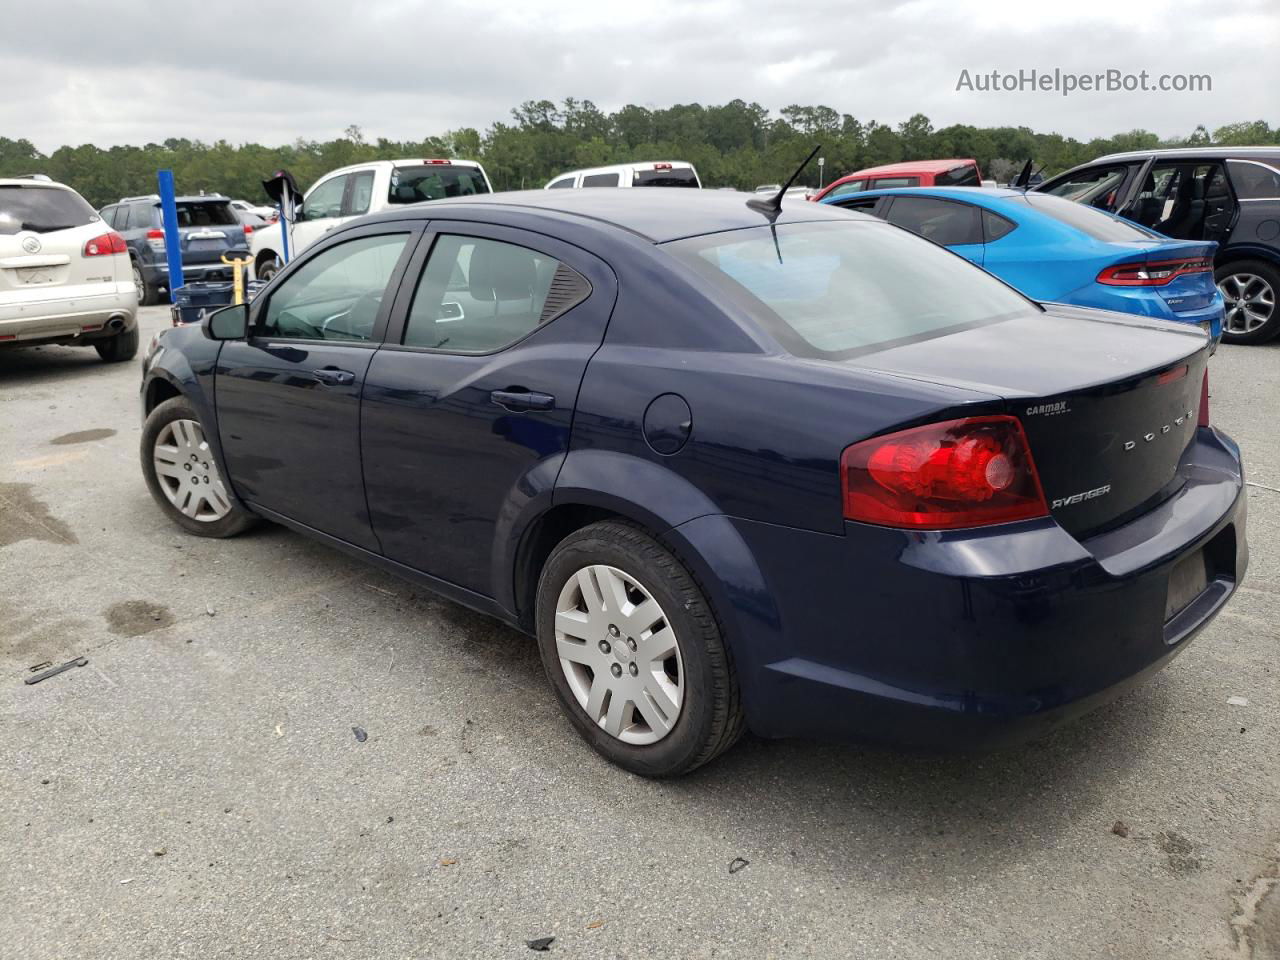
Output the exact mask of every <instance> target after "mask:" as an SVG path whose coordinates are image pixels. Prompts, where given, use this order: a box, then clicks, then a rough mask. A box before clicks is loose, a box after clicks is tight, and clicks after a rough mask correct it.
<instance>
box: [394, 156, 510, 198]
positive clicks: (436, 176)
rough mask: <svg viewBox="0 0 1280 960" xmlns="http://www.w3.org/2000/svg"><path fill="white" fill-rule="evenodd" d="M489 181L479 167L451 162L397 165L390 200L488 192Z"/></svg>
mask: <svg viewBox="0 0 1280 960" xmlns="http://www.w3.org/2000/svg"><path fill="white" fill-rule="evenodd" d="M488 192H489V185H488V184H487V183H485V182H484V174H482V173H481V172H480V170H479V168H478V167H463V166H455V165H453V164H448V163H424V164H422V165H421V166H416V167H396V168H395V169H394V170H392V171H391V187H390V189H389V190H388V192H387V202H388V203H422V202H423V201H424V200H444V199H446V198H448V197H471V196H474V195H476V194H478V193H488Z"/></svg>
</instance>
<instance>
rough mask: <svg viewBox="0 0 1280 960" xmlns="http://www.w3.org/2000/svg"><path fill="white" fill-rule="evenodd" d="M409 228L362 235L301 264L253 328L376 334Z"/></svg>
mask: <svg viewBox="0 0 1280 960" xmlns="http://www.w3.org/2000/svg"><path fill="white" fill-rule="evenodd" d="M408 238H409V234H407V233H391V234H379V235H377V236H371V237H358V238H357V239H354V240H348V241H346V242H345V243H340V244H337V245H336V246H333V247H329V248H328V249H326V250H324V251H323V252H321V253H318V254H316V255H315V256H314V257H312V258H311V259H309V260H308V261H307V262H306V263H304V264H302V265H300V266H299V267H298V268H297V269H296V270H295V271H294V272H293V273H292V274H290V275H289V276H288V277H286V278H284V280H283V281H282V283H281V285H280V287H279V289H277V290H276V291H274V292H273V293H272V294H271V299H270V300H269V301H268V302H267V305H266V309H265V311H264V312H263V315H262V318H261V320H260V321H259V323H258V326H257V329H256V330H255V331H254V332H255V334H256V335H258V336H262V337H270V338H272V339H285V340H345V341H354V342H363V341H367V340H370V339H372V337H373V330H374V325H375V324H376V322H377V319H378V312H379V310H380V308H381V306H382V299H383V296H384V294H385V292H386V289H387V282H388V281H389V280H390V279H391V275H392V273H393V272H394V271H395V267H396V263H397V262H398V261H399V259H400V255H401V253H402V252H403V251H404V248H405V244H406V242H407V241H408Z"/></svg>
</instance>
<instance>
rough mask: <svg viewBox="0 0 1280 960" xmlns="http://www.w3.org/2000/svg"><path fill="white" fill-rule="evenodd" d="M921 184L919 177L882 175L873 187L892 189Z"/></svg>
mask: <svg viewBox="0 0 1280 960" xmlns="http://www.w3.org/2000/svg"><path fill="white" fill-rule="evenodd" d="M918 186H920V178H919V177H881V178H880V179H879V180H877V181H875V184H874V186H873V189H875V190H890V189H893V188H895V187H918Z"/></svg>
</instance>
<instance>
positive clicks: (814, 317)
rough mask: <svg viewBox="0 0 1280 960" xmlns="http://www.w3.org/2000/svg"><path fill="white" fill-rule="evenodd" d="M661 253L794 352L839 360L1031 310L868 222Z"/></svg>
mask: <svg viewBox="0 0 1280 960" xmlns="http://www.w3.org/2000/svg"><path fill="white" fill-rule="evenodd" d="M667 249H669V250H671V252H672V253H674V254H675V255H676V256H677V257H679V258H680V259H681V260H682V261H684V262H685V263H687V264H689V265H690V266H692V267H693V269H694V270H696V271H697V272H699V273H700V274H702V275H703V276H704V277H706V278H708V279H709V280H710V281H711V282H712V283H713V284H714V285H715V286H716V287H717V288H718V289H719V290H720V291H721V292H722V293H724V294H725V295H726V297H727V299H728V300H729V301H730V302H731V304H733V305H736V306H738V307H740V308H742V309H744V310H746V311H747V312H748V313H749V314H750V315H751V316H752V317H753V318H755V319H756V320H757V321H758V322H760V323H761V325H762V326H764V327H765V328H766V329H767V330H769V331H770V332H771V333H773V334H774V335H775V336H776V337H777V339H778V340H779V342H781V343H782V345H783V346H784V347H786V349H787V350H789V351H790V352H791V353H793V354H796V355H797V356H806V357H818V358H823V359H843V358H845V357H850V356H855V355H857V354H860V353H866V352H869V351H871V350H878V349H883V348H885V347H890V346H896V345H898V344H900V343H904V342H907V341H912V340H922V339H928V338H931V337H938V336H943V335H944V334H947V333H950V332H953V331H956V330H961V329H967V328H969V327H973V326H978V325H982V324H987V323H996V322H999V321H1002V320H1008V319H1010V318H1012V317H1015V316H1022V315H1027V314H1031V313H1034V312H1036V310H1037V308H1036V306H1035V305H1034V304H1033V303H1032V302H1031V301H1029V300H1027V299H1026V298H1024V297H1023V296H1022V295H1021V294H1019V293H1017V292H1016V291H1014V290H1013V289H1012V288H1010V287H1007V286H1005V285H1004V284H1003V283H1001V282H1000V281H998V280H996V279H995V278H994V277H992V276H990V275H989V274H987V273H984V272H983V271H982V270H981V269H979V268H978V267H975V266H973V265H972V264H970V263H969V262H968V261H966V260H964V259H963V258H961V257H959V256H957V255H955V254H953V253H950V252H949V251H947V250H945V249H943V248H941V247H938V246H936V245H934V244H932V243H930V242H928V241H927V240H922V239H920V238H919V237H916V236H914V235H912V234H910V233H908V232H907V231H905V230H899V229H896V228H894V227H892V226H889V225H888V224H884V223H879V222H877V221H873V220H854V219H850V220H849V221H847V222H839V223H833V222H818V223H797V224H782V225H780V226H778V227H777V228H776V230H774V229H771V228H770V227H768V226H760V227H756V228H751V229H747V230H734V231H731V232H726V233H716V234H710V235H707V236H701V237H692V238H689V239H685V240H677V241H673V242H672V243H670V244H668V245H667Z"/></svg>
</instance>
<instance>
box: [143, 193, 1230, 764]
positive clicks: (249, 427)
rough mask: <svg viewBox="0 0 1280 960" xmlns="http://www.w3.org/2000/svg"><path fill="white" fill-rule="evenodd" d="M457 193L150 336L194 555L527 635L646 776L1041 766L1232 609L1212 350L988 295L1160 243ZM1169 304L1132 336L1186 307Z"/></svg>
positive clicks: (952, 213) (155, 483) (551, 672)
mask: <svg viewBox="0 0 1280 960" xmlns="http://www.w3.org/2000/svg"><path fill="white" fill-rule="evenodd" d="M575 176H576V175H575ZM315 189H316V188H313V190H312V191H311V192H310V193H309V194H308V196H307V199H306V201H305V202H304V206H306V205H308V204H312V202H313V201H312V198H313V196H314V193H315ZM349 192H350V186H349V184H348V185H347V186H344V189H343V191H342V195H343V198H344V200H343V204H342V205H338V206H336V207H331V208H329V209H330V210H331V212H334V213H337V214H339V215H341V214H342V213H343V212H344V211H346V210H347V209H348V208H347V207H346V206H345V203H346V199H345V198H347V197H348V196H349ZM334 193H335V194H336V193H337V191H334ZM476 193H477V195H474V196H470V197H466V198H445V199H440V200H435V201H433V202H432V203H431V204H422V205H406V206H389V207H388V208H387V209H384V210H383V211H382V212H381V213H378V214H375V215H371V216H365V217H360V218H357V219H354V220H352V221H350V222H345V223H341V224H338V225H335V226H334V227H333V229H331V230H329V231H328V232H325V233H324V234H323V235H321V236H319V237H318V238H316V239H315V240H313V241H311V242H310V243H309V244H307V245H306V246H303V247H302V248H301V249H300V252H299V253H298V254H297V256H296V257H295V258H294V259H292V260H291V261H290V262H289V263H288V264H287V265H286V266H284V267H283V269H281V270H280V271H279V272H278V273H277V274H276V275H275V276H274V278H273V279H272V280H271V281H270V282H269V283H267V284H266V285H265V286H264V287H263V289H262V291H261V292H260V293H259V294H258V296H257V297H256V298H255V299H254V300H253V301H252V302H251V303H249V304H245V305H241V306H237V307H228V308H226V309H223V310H221V311H217V312H214V313H212V314H209V315H207V316H206V317H205V318H204V320H203V322H202V323H201V324H200V325H199V326H196V325H191V326H184V327H178V328H174V329H170V330H166V331H164V332H163V333H162V334H161V335H160V336H158V337H157V338H156V340H155V341H154V342H153V343H152V345H151V346H150V348H149V349H148V351H147V354H146V357H145V358H144V364H143V385H142V386H143V390H142V397H143V403H144V415H145V418H146V419H145V425H144V429H143V434H142V440H141V451H140V452H141V460H142V468H143V472H144V476H145V479H146V483H147V485H148V487H149V489H150V491H151V493H152V496H153V497H154V499H155V501H156V503H157V504H158V506H159V508H160V509H161V510H162V511H163V512H164V513H166V514H167V515H168V516H169V517H170V518H171V519H172V520H173V521H174V522H175V523H176V524H178V525H179V526H180V527H182V528H183V529H185V530H187V531H188V532H190V533H192V534H195V535H198V536H206V537H225V536H231V535H234V534H238V533H241V532H243V531H244V530H246V529H248V528H249V527H250V526H251V525H252V524H253V523H255V522H257V521H259V520H261V519H267V520H271V521H274V522H278V523H281V524H283V525H285V526H287V527H290V528H292V529H294V530H296V531H299V532H301V533H303V534H306V535H308V536H312V537H315V538H318V539H320V540H321V541H323V542H325V543H327V544H329V545H331V546H333V547H335V548H337V549H340V550H343V551H346V552H348V553H350V554H352V555H354V556H357V557H360V558H363V559H365V560H367V561H369V562H371V563H374V564H377V565H380V566H382V567H384V568H386V569H388V570H391V571H393V572H395V573H397V574H399V575H401V576H404V577H406V578H408V579H410V580H411V581H414V582H416V583H418V584H420V585H422V586H424V587H426V588H427V589H430V590H433V591H435V592H438V593H440V594H442V595H444V596H446V597H449V598H451V599H453V600H455V601H457V602H459V603H462V604H464V605H466V606H469V607H471V608H473V609H476V610H478V611H481V612H483V613H485V614H488V615H491V616H494V617H496V618H498V619H500V620H502V621H503V622H506V623H508V624H510V625H512V626H514V627H515V628H516V629H518V630H520V631H522V632H524V633H527V634H530V635H532V636H533V637H534V638H535V642H536V643H537V645H538V649H539V651H540V653H541V657H542V662H543V665H544V668H545V671H546V674H547V677H548V680H549V681H550V685H551V687H552V690H553V691H554V695H555V696H556V698H557V699H558V700H559V702H560V704H561V706H562V707H563V709H564V711H565V713H566V715H567V717H568V719H569V721H570V722H571V723H572V724H573V726H574V727H575V728H576V729H577V730H578V732H579V733H580V734H581V735H582V737H583V739H584V740H585V741H586V742H587V743H589V744H590V745H591V746H592V747H593V748H594V749H595V750H597V751H598V752H599V753H600V754H601V755H603V756H604V757H606V758H608V759H609V760H611V761H613V762H614V763H617V764H619V765H620V766H622V767H625V768H626V769H628V770H631V771H634V772H637V773H640V774H643V775H647V776H672V775H677V774H681V773H684V772H687V771H689V770H692V769H693V768H695V767H697V766H699V765H700V764H703V763H706V762H708V761H709V760H711V759H713V758H714V757H716V756H717V755H719V754H720V753H722V752H723V751H725V750H726V749H728V748H729V747H730V746H732V745H733V743H734V742H735V741H736V740H737V739H738V737H739V736H740V735H741V733H742V732H743V731H744V730H745V729H747V728H750V729H752V730H754V731H755V732H756V733H758V734H761V735H764V736H771V737H782V736H815V735H816V736H825V737H853V738H857V739H860V740H878V741H884V742H890V743H895V744H902V743H909V744H923V745H928V746H936V745H949V744H960V745H974V744H980V743H996V742H1001V741H1004V740H1007V739H1010V738H1019V737H1025V736H1028V735H1031V734H1034V733H1036V732H1039V731H1042V730H1045V729H1047V728H1048V727H1050V726H1051V725H1053V724H1056V723H1059V722H1061V721H1063V720H1065V719H1068V718H1070V717H1072V716H1075V715H1077V714H1079V713H1082V712H1084V711H1086V710H1089V709H1091V708H1093V707H1095V706H1097V705H1099V704H1101V703H1103V702H1106V701H1108V700H1110V699H1112V698H1114V697H1115V696H1117V695H1118V694H1119V693H1120V692H1121V691H1122V690H1124V689H1126V688H1128V687H1130V686H1132V685H1133V684H1135V683H1137V682H1139V681H1140V680H1141V679H1143V678H1144V677H1147V676H1150V675H1151V674H1152V673H1153V672H1155V671H1156V670H1158V669H1160V668H1161V667H1162V666H1164V665H1165V664H1167V663H1168V662H1169V661H1170V660H1171V659H1172V658H1173V657H1175V656H1177V655H1178V653H1180V652H1181V651H1182V650H1184V649H1186V647H1187V646H1188V643H1189V641H1190V640H1191V638H1192V637H1194V636H1195V635H1196V634H1197V633H1198V632H1199V631H1200V630H1201V629H1202V628H1203V627H1204V626H1205V624H1207V623H1208V622H1209V621H1210V619H1211V618H1212V617H1213V616H1214V615H1216V614H1217V613H1218V612H1219V611H1220V610H1221V609H1222V607H1223V605H1224V604H1225V603H1226V602H1227V601H1228V599H1229V598H1230V597H1231V596H1232V595H1233V593H1234V591H1235V590H1236V588H1237V587H1238V586H1239V584H1240V582H1241V579H1242V578H1243V577H1244V575H1245V571H1246V568H1247V564H1248V548H1247V541H1246V535H1245V496H1244V480H1243V468H1242V465H1241V460H1240V452H1239V450H1238V448H1237V447H1236V445H1235V444H1234V443H1233V442H1232V441H1231V439H1230V438H1229V437H1227V436H1226V435H1224V434H1223V433H1221V432H1220V431H1219V430H1218V429H1216V428H1215V427H1214V426H1213V425H1212V421H1211V417H1210V409H1209V372H1208V364H1209V356H1210V353H1211V351H1212V348H1213V341H1212V338H1211V336H1210V335H1209V334H1207V333H1206V332H1205V331H1203V330H1202V329H1200V328H1199V326H1198V325H1193V324H1185V323H1184V324H1179V323H1169V322H1166V321H1165V320H1160V319H1154V318H1152V317H1149V316H1141V315H1138V314H1137V313H1135V312H1132V311H1130V312H1125V313H1118V312H1115V311H1111V310H1105V309H1098V308H1097V304H1095V305H1094V306H1093V307H1092V308H1086V307H1082V306H1076V305H1068V304H1060V303H1040V302H1037V301H1036V300H1034V299H1030V298H1028V297H1027V296H1025V295H1024V294H1022V293H1020V292H1018V291H1017V290H1016V289H1014V287H1013V286H1011V285H1009V284H1006V283H1004V282H1002V281H1001V280H999V279H997V278H996V277H995V276H992V275H991V273H988V272H985V271H984V270H983V269H981V268H979V267H978V266H977V265H975V263H974V262H968V260H973V261H977V260H981V261H982V262H983V263H984V265H985V263H986V260H987V258H988V257H990V258H991V261H992V266H993V267H997V266H1000V264H1002V263H1004V259H1003V258H1004V257H1005V251H1006V248H1005V247H1001V244H1002V243H1004V241H1005V240H1008V239H1010V238H1011V237H1016V236H1018V235H1019V234H1020V235H1021V236H1022V237H1023V238H1024V240H1025V242H1026V243H1027V244H1028V245H1029V246H1035V244H1036V243H1039V244H1040V245H1041V249H1042V252H1044V251H1047V250H1050V249H1056V248H1057V246H1059V245H1060V246H1062V247H1063V248H1064V250H1065V257H1066V258H1067V259H1069V260H1071V261H1072V263H1071V265H1070V267H1069V268H1068V266H1054V267H1050V268H1047V272H1049V273H1051V274H1052V275H1053V276H1052V278H1051V279H1052V280H1053V282H1055V283H1057V284H1059V287H1060V288H1061V289H1062V290H1063V291H1064V294H1073V293H1075V292H1078V291H1080V290H1087V291H1088V292H1089V295H1096V296H1099V297H1101V296H1102V295H1103V294H1104V293H1105V292H1107V291H1105V290H1104V291H1095V290H1093V287H1094V286H1095V285H1097V284H1098V283H1101V281H1098V280H1097V276H1101V275H1106V276H1108V277H1111V278H1112V279H1116V280H1121V281H1127V280H1129V279H1131V278H1133V277H1136V276H1138V275H1139V274H1141V273H1142V272H1143V271H1146V272H1148V278H1150V277H1151V271H1152V270H1153V269H1154V270H1156V272H1159V265H1160V264H1161V262H1162V261H1163V258H1164V257H1166V252H1161V251H1162V249H1163V248H1164V247H1165V245H1166V244H1170V243H1173V242H1174V241H1170V240H1168V239H1167V238H1164V237H1160V236H1157V235H1156V234H1155V233H1153V232H1151V231H1149V230H1145V229H1139V228H1137V227H1135V226H1133V225H1131V224H1128V225H1126V224H1125V223H1124V222H1123V221H1120V220H1116V219H1115V218H1113V217H1112V216H1111V215H1109V214H1107V213H1104V212H1102V211H1096V210H1095V211H1090V210H1088V209H1087V208H1086V207H1081V206H1078V205H1075V204H1072V203H1070V202H1069V201H1067V200H1064V199H1062V198H1060V197H1054V196H1051V195H1048V194H1042V195H1034V196H1030V197H1028V196H1023V195H1021V194H1018V195H1010V192H1009V191H990V192H988V191H978V190H973V189H970V190H969V191H968V192H967V193H966V192H965V191H964V190H959V191H957V190H955V189H954V188H953V189H951V190H947V189H946V188H934V189H933V190H932V191H930V194H922V193H918V192H917V193H909V192H906V191H902V190H889V191H879V193H878V195H876V196H874V197H867V198H866V199H868V200H870V201H871V202H872V203H873V207H872V210H871V212H872V214H874V215H867V214H866V213H863V212H859V211H857V210H848V209H841V208H840V206H839V201H841V200H848V199H850V198H855V199H856V198H859V197H860V195H859V194H852V195H849V196H847V197H842V196H837V197H834V198H832V199H833V201H835V202H831V203H820V204H809V203H804V202H783V201H782V199H781V198H777V197H776V195H775V197H765V196H750V195H744V194H740V193H724V192H720V191H702V190H696V191H675V190H660V191H648V192H635V191H631V190H591V189H573V190H560V191H559V192H557V191H555V190H537V191H528V192H521V193H508V194H502V195H500V196H499V195H489V194H487V193H485V194H481V193H480V192H479V191H477V192H476ZM988 193H989V197H988ZM957 194H958V195H957ZM984 197H985V198H987V200H985V201H984V200H982V199H980V198H984ZM962 198H963V199H962ZM920 200H928V201H933V202H935V203H940V204H943V205H946V206H947V207H948V209H946V210H939V209H937V208H936V206H935V208H934V209H932V210H930V209H928V208H925V209H921V208H920V207H918V206H915V202H916V201H920ZM775 201H776V202H775ZM907 201H911V202H907ZM987 203H989V204H990V205H989V206H988V205H986V204H987ZM899 204H903V206H901V207H899ZM913 207H914V209H913ZM951 207H954V208H955V209H951ZM1064 211H1066V212H1064ZM938 217H942V219H941V220H938V219H937V218H938ZM948 218H951V219H948ZM895 220H896V221H898V222H899V223H900V224H901V226H903V227H906V228H907V229H899V228H898V227H897V226H895V224H894V221H895ZM953 221H954V222H953ZM963 222H968V223H969V224H970V227H971V229H972V230H974V231H976V232H974V233H972V234H970V235H968V236H956V235H955V234H953V233H949V231H955V230H957V229H958V226H957V224H959V223H963ZM974 224H976V226H973V225H974ZM1081 224H1083V227H1082V226H1081ZM1117 225H1119V226H1124V227H1125V229H1127V230H1129V231H1130V233H1129V234H1127V235H1126V236H1125V237H1119V236H1117V235H1116V234H1115V233H1114V231H1115V230H1117V229H1119V226H1117ZM988 230H990V233H988ZM1091 230H1093V231H1097V232H1098V233H1100V234H1101V236H1093V235H1091V234H1090V232H1089V231H1091ZM1001 231H1003V236H997V234H999V233H1001ZM255 236H256V234H255ZM925 237H929V238H930V239H925ZM948 239H953V240H954V239H966V240H977V239H981V243H968V244H959V246H969V247H979V248H981V249H980V250H979V249H970V250H968V251H961V252H962V253H967V254H968V260H967V259H966V258H965V257H963V256H957V255H955V253H954V252H953V251H949V250H947V249H945V246H946V245H947V244H945V241H946V240H948ZM931 241H939V242H931ZM1019 242H1023V241H1019ZM951 246H952V247H953V250H954V248H955V247H956V246H957V245H956V244H951ZM1210 247H1211V244H1206V243H1203V242H1202V243H1199V244H1186V243H1183V244H1179V245H1178V247H1177V249H1176V251H1169V252H1168V255H1171V256H1176V257H1178V258H1181V260H1182V261H1185V262H1188V263H1192V262H1194V261H1195V260H1197V259H1200V260H1203V259H1204V258H1205V257H1207V256H1209V255H1210V254H1209V252H1208V251H1209V249H1210ZM1193 248H1194V249H1193ZM1009 249H1012V248H1009ZM1121 250H1124V251H1126V252H1125V254H1124V255H1123V257H1122V256H1121V255H1120V251H1121ZM1153 258H1154V259H1153ZM1095 267H1096V268H1097V272H1096V275H1095V276H1089V274H1090V273H1091V272H1093V271H1094V268H1095ZM1003 268H1004V267H1001V269H1003ZM1009 269H1014V268H1013V267H1009ZM1026 269H1027V270H1028V271H1029V272H1028V275H1030V274H1031V273H1034V269H1033V268H1031V267H1027V268H1026ZM1174 272H1175V273H1177V274H1178V276H1177V278H1176V280H1174V281H1171V282H1170V284H1169V287H1170V288H1171V290H1170V291H1165V292H1164V293H1162V292H1160V291H1159V290H1157V291H1156V292H1155V293H1154V299H1162V298H1164V296H1165V294H1166V293H1170V292H1171V291H1172V290H1173V288H1174V285H1175V283H1176V290H1177V291H1180V292H1179V293H1177V296H1180V297H1184V298H1185V300H1186V301H1187V302H1190V301H1193V300H1195V298H1196V297H1197V296H1202V295H1203V294H1204V289H1203V288H1204V285H1205V284H1206V283H1207V280H1206V277H1207V273H1206V272H1205V271H1204V270H1201V269H1199V268H1196V267H1188V268H1187V269H1186V270H1182V269H1179V270H1176V271H1174ZM1082 276H1087V277H1088V279H1089V282H1088V283H1079V282H1078V281H1079V278H1080V277H1082ZM1101 286H1102V287H1107V284H1106V283H1101ZM1130 286H1131V285H1130V284H1128V283H1127V282H1122V283H1120V284H1119V285H1117V287H1116V289H1117V291H1118V292H1117V294H1116V296H1118V297H1120V298H1121V299H1120V300H1117V301H1106V302H1108V303H1110V302H1116V303H1122V304H1125V305H1128V304H1129V303H1130V299H1129V297H1128V294H1129V293H1130V292H1131V291H1130V289H1129V288H1130ZM1210 286H1211V284H1210ZM1138 287H1142V288H1143V289H1141V290H1138V294H1135V297H1136V298H1137V299H1135V300H1134V301H1133V302H1141V303H1143V304H1144V306H1146V307H1150V306H1151V304H1149V303H1147V302H1146V300H1145V299H1143V298H1144V297H1146V298H1151V296H1152V295H1151V292H1150V291H1149V290H1146V289H1145V286H1144V285H1138V286H1137V287H1135V288H1134V289H1138ZM1055 289H1057V288H1055ZM1109 289H1110V288H1109V287H1107V290H1109ZM1081 295H1082V296H1083V295H1084V294H1081ZM1176 298H1177V297H1174V299H1176ZM1166 302H1167V301H1166ZM1188 309H1189V310H1192V311H1194V310H1195V309H1196V308H1195V307H1193V306H1189V307H1188Z"/></svg>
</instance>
